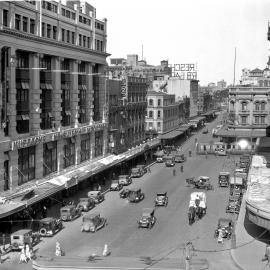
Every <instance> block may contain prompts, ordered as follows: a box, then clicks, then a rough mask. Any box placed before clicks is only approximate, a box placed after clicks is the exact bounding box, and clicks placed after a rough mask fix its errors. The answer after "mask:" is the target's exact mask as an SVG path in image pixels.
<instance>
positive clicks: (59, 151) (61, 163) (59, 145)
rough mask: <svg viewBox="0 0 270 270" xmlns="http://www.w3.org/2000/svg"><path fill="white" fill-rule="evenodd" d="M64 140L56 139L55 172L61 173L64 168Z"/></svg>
mask: <svg viewBox="0 0 270 270" xmlns="http://www.w3.org/2000/svg"><path fill="white" fill-rule="evenodd" d="M63 156H64V140H63V139H61V140H58V141H57V172H58V173H61V171H62V170H63V168H64V158H63Z"/></svg>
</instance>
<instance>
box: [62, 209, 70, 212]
mask: <svg viewBox="0 0 270 270" xmlns="http://www.w3.org/2000/svg"><path fill="white" fill-rule="evenodd" d="M61 212H62V213H68V212H69V210H68V209H62V210H61Z"/></svg>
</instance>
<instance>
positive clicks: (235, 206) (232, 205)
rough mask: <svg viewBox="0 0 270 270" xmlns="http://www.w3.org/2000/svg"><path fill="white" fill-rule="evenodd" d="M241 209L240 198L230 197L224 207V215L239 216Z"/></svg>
mask: <svg viewBox="0 0 270 270" xmlns="http://www.w3.org/2000/svg"><path fill="white" fill-rule="evenodd" d="M240 207H241V198H240V197H239V196H230V197H229V201H228V205H227V207H226V213H236V214H239V212H240Z"/></svg>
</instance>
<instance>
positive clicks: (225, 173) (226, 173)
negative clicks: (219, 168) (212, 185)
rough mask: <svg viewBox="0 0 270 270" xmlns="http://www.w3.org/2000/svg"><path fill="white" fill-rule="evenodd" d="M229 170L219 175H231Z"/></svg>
mask: <svg viewBox="0 0 270 270" xmlns="http://www.w3.org/2000/svg"><path fill="white" fill-rule="evenodd" d="M229 174H230V173H229V172H220V173H219V175H229Z"/></svg>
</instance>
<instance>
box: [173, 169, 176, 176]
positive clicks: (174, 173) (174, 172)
mask: <svg viewBox="0 0 270 270" xmlns="http://www.w3.org/2000/svg"><path fill="white" fill-rule="evenodd" d="M175 175H176V170H175V168H173V176H175Z"/></svg>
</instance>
